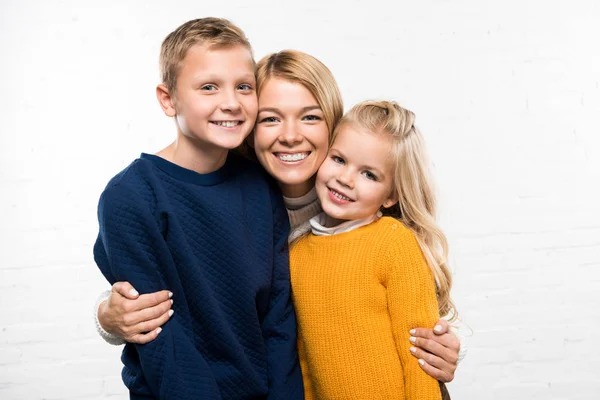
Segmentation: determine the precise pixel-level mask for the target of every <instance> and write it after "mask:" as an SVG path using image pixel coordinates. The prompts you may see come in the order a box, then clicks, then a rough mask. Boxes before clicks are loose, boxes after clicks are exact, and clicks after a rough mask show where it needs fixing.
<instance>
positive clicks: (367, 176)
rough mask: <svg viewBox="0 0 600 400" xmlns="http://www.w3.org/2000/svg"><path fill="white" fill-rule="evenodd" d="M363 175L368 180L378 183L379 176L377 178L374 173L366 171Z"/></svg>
mask: <svg viewBox="0 0 600 400" xmlns="http://www.w3.org/2000/svg"><path fill="white" fill-rule="evenodd" d="M363 175H364V176H365V177H366V178H367V179H370V180H372V181H377V176H375V174H374V173H372V172H371V171H365V172H363Z"/></svg>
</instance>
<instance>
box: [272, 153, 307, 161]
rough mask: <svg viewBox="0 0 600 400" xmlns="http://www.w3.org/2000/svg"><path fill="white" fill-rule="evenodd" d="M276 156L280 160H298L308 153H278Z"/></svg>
mask: <svg viewBox="0 0 600 400" xmlns="http://www.w3.org/2000/svg"><path fill="white" fill-rule="evenodd" d="M277 157H278V158H279V159H280V160H281V161H300V160H304V159H305V158H306V157H308V153H296V154H278V155H277Z"/></svg>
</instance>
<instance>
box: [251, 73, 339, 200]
mask: <svg viewBox="0 0 600 400" xmlns="http://www.w3.org/2000/svg"><path fill="white" fill-rule="evenodd" d="M256 121H257V124H256V128H255V131H254V150H255V151H256V156H257V157H258V160H259V161H260V163H261V164H262V166H263V167H264V168H265V169H266V170H267V172H268V173H269V174H271V175H272V176H273V177H274V178H275V179H277V181H278V182H279V186H280V187H281V191H282V193H283V195H284V196H286V197H299V196H302V195H304V194H306V193H308V192H309V191H310V189H312V188H313V186H314V176H315V174H316V173H317V169H318V168H319V166H320V165H321V163H322V162H323V160H324V159H325V156H326V155H327V149H328V146H329V129H328V128H327V124H326V123H325V119H324V115H323V111H322V110H321V107H319V103H317V100H316V99H315V98H314V96H313V95H312V94H311V93H310V92H309V91H308V89H306V87H304V86H303V85H302V84H300V83H296V82H291V81H288V80H285V79H280V78H271V79H269V80H268V81H267V82H266V83H265V84H264V85H263V87H262V89H261V91H260V93H259V98H258V118H257V120H256Z"/></svg>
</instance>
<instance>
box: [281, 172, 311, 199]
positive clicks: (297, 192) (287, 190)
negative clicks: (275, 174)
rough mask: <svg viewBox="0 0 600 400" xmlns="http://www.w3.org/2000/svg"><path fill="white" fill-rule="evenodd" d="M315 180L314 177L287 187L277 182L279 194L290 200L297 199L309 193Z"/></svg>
mask: <svg viewBox="0 0 600 400" xmlns="http://www.w3.org/2000/svg"><path fill="white" fill-rule="evenodd" d="M315 179H316V175H314V176H312V177H311V178H310V179H308V180H306V181H304V182H302V183H297V184H291V185H288V184H286V183H282V182H279V188H280V189H281V193H282V194H283V195H284V196H285V197H287V198H290V199H294V198H297V197H302V196H304V195H305V194H307V193H308V192H310V191H311V189H313V188H314V187H315Z"/></svg>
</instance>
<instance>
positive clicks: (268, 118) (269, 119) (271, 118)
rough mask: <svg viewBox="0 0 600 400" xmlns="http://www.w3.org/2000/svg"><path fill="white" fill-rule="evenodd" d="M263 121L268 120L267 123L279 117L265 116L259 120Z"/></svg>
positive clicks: (275, 120)
mask: <svg viewBox="0 0 600 400" xmlns="http://www.w3.org/2000/svg"><path fill="white" fill-rule="evenodd" d="M262 122H266V123H269V122H277V118H276V117H265V118H263V119H261V120H260V121H259V123H262Z"/></svg>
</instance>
